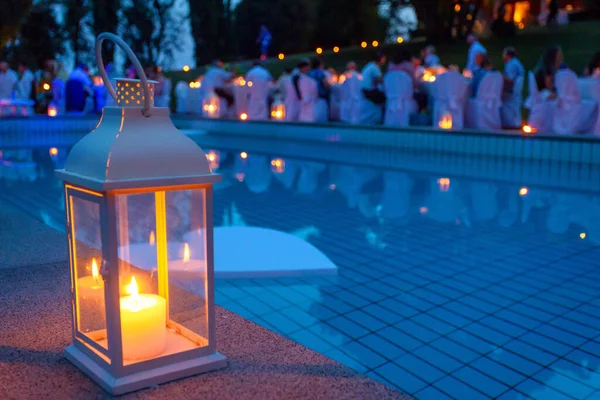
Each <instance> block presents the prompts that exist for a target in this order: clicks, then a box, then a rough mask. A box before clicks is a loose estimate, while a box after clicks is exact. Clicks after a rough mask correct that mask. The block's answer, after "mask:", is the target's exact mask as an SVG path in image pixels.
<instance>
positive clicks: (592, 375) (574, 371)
mask: <svg viewBox="0 0 600 400" xmlns="http://www.w3.org/2000/svg"><path fill="white" fill-rule="evenodd" d="M550 369H551V370H553V371H556V372H558V373H560V374H563V375H565V376H567V377H569V378H571V379H573V380H576V381H578V382H580V383H583V384H585V385H587V386H590V387H592V388H595V389H600V373H598V372H595V371H592V370H590V369H587V368H585V367H582V366H581V365H579V364H575V363H573V362H571V361H569V360H566V359H564V358H563V359H560V360H558V361H556V362H555V363H554V364H552V365H551V366H550Z"/></svg>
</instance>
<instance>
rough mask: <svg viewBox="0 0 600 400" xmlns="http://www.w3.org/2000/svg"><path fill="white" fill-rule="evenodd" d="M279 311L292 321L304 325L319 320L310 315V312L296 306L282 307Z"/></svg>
mask: <svg viewBox="0 0 600 400" xmlns="http://www.w3.org/2000/svg"><path fill="white" fill-rule="evenodd" d="M280 312H281V313H282V314H284V315H285V316H286V317H288V318H289V319H291V320H292V321H294V322H296V323H297V324H299V325H301V326H304V327H307V326H310V325H313V324H315V323H317V322H319V321H320V320H319V319H318V318H316V317H314V316H312V315H311V314H309V313H307V312H306V311H304V310H302V309H301V308H298V307H296V306H291V307H288V308H284V309H283V310H281V311H280Z"/></svg>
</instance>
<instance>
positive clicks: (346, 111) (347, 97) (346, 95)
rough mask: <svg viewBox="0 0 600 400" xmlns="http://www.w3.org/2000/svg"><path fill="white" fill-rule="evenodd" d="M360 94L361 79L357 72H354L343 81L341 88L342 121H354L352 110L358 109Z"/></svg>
mask: <svg viewBox="0 0 600 400" xmlns="http://www.w3.org/2000/svg"><path fill="white" fill-rule="evenodd" d="M355 88H356V89H355ZM353 94H355V95H356V96H353ZM359 94H360V79H359V77H358V75H357V74H352V75H351V76H349V77H347V78H346V80H345V81H344V83H342V87H341V90H340V121H342V122H346V123H352V115H353V112H352V111H353V110H358V102H359V100H360V97H359V96H358V95H359Z"/></svg>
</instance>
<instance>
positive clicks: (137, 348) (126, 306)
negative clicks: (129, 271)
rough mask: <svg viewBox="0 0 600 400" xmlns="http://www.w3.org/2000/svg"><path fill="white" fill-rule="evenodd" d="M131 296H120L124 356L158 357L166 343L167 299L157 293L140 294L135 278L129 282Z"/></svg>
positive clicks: (130, 358)
mask: <svg viewBox="0 0 600 400" xmlns="http://www.w3.org/2000/svg"><path fill="white" fill-rule="evenodd" d="M127 289H128V293H129V296H125V297H122V298H121V301H120V304H121V338H122V342H123V359H125V360H144V359H149V358H153V357H156V356H158V355H160V354H161V353H163V352H164V351H165V349H166V347H167V320H166V318H167V308H166V302H165V299H163V298H162V297H160V296H157V295H155V294H138V288H137V283H136V281H135V278H133V277H132V278H131V284H130V285H128V288H127Z"/></svg>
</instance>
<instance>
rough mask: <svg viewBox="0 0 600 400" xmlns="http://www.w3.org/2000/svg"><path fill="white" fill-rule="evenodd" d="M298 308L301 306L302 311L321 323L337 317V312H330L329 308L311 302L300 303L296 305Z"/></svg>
mask: <svg viewBox="0 0 600 400" xmlns="http://www.w3.org/2000/svg"><path fill="white" fill-rule="evenodd" d="M298 306H299V307H301V306H303V307H302V309H304V310H309V311H310V314H311V315H314V316H315V317H316V318H318V319H320V320H321V321H325V320H328V319H331V318H333V317H336V316H337V315H338V312H335V311H332V310H331V308H329V307H325V306H324V305H322V304H320V303H313V302H312V301H309V302H306V303H300V304H298ZM350 309H352V308H350ZM340 312H341V311H340Z"/></svg>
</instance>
